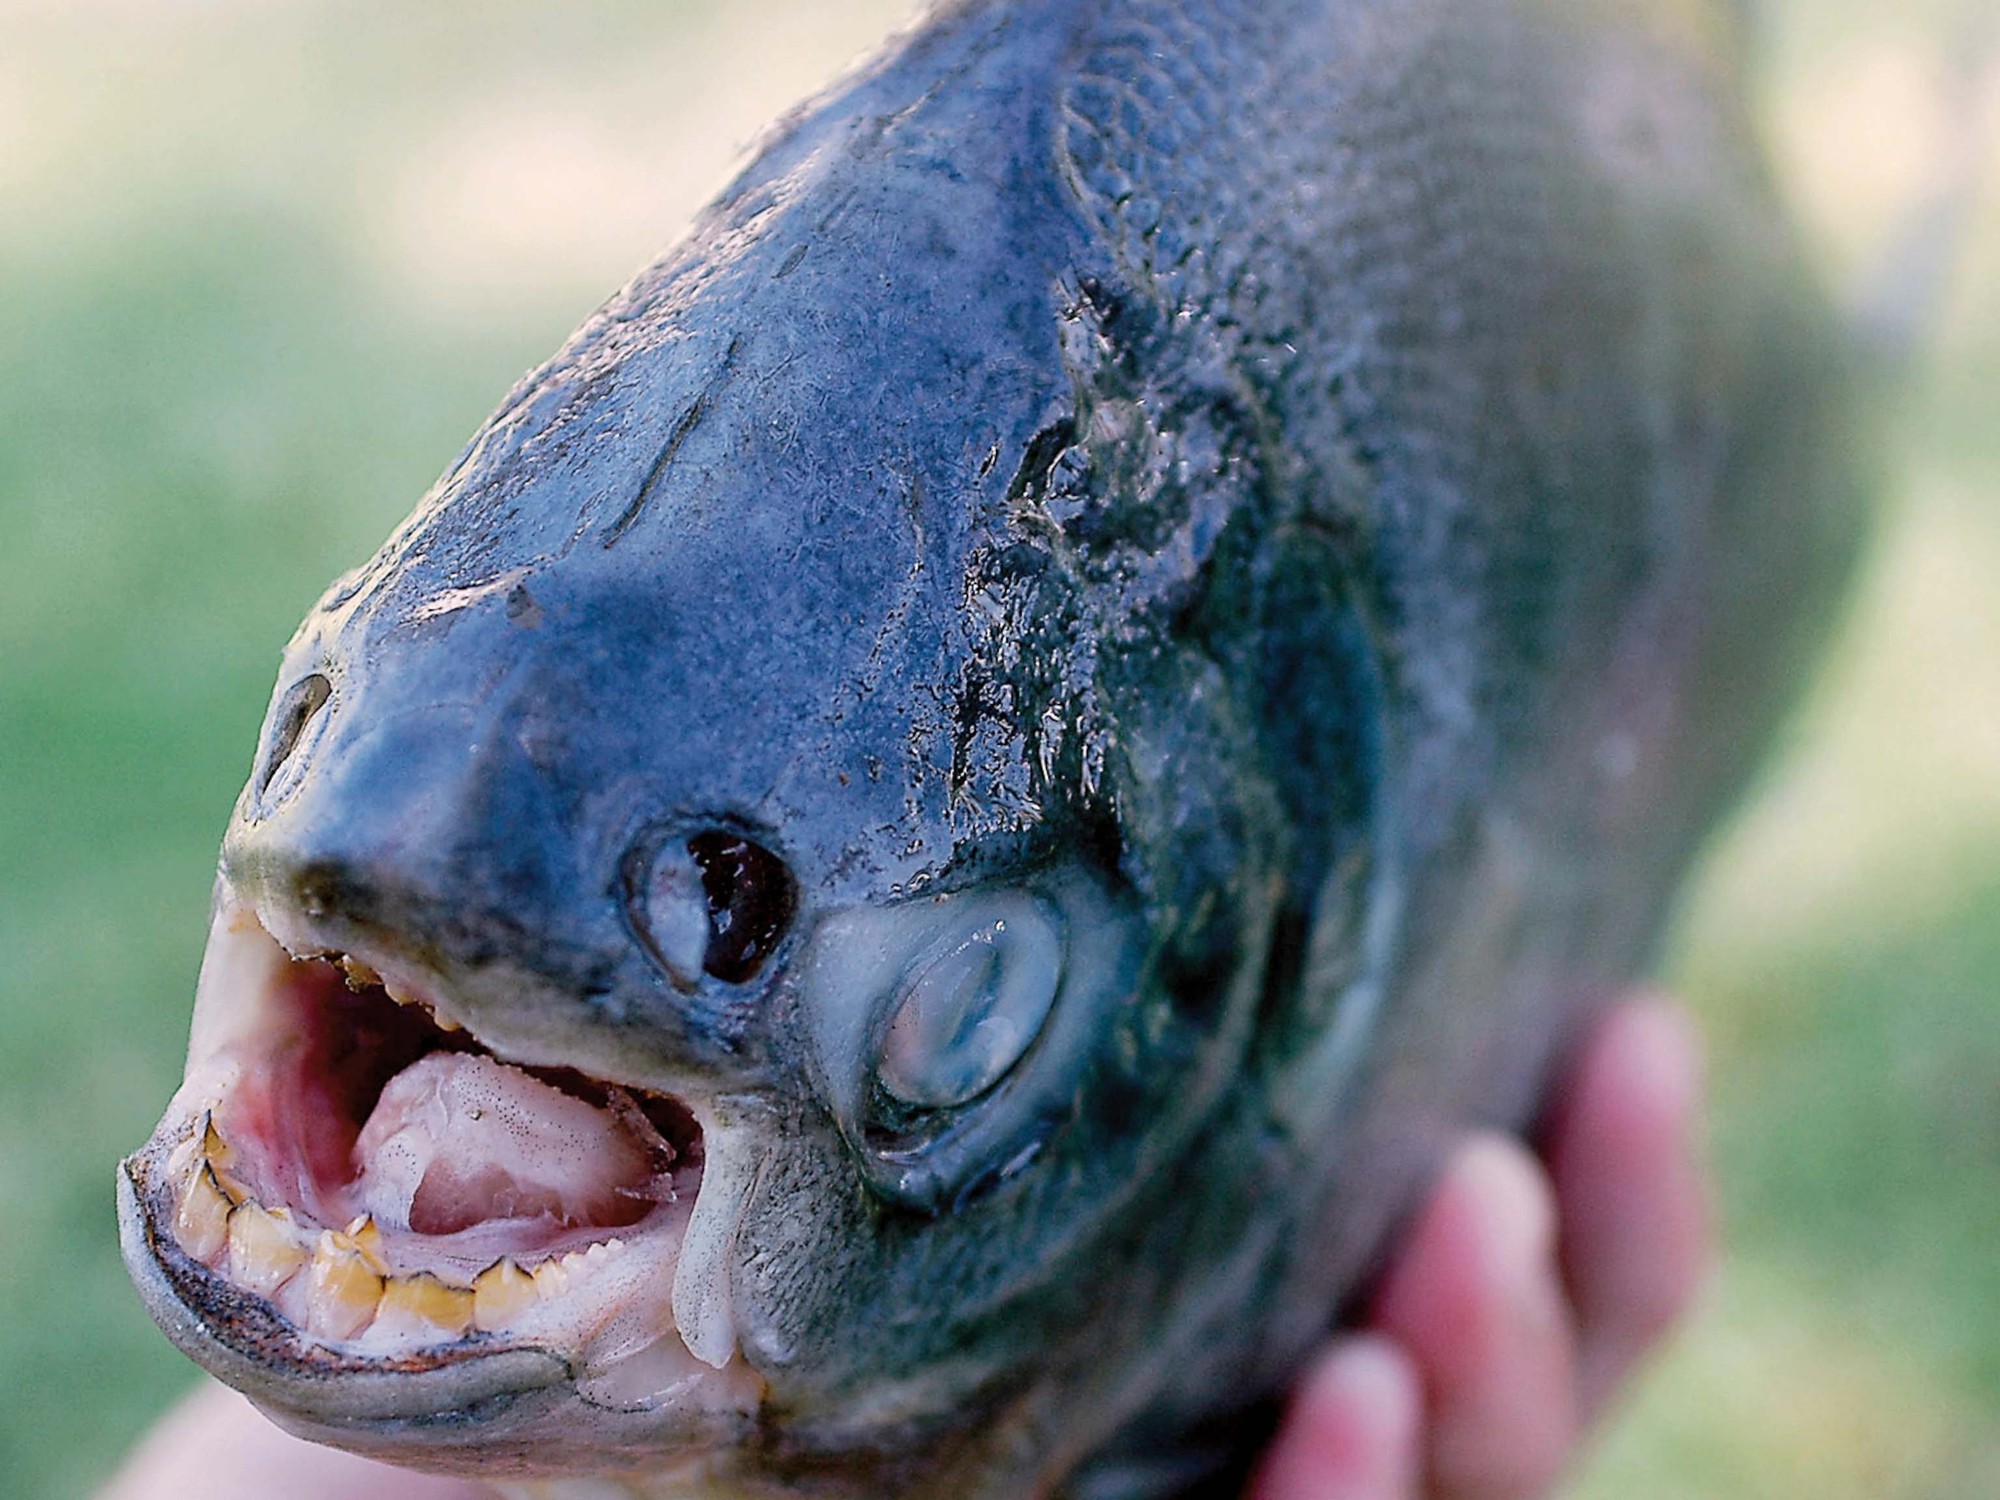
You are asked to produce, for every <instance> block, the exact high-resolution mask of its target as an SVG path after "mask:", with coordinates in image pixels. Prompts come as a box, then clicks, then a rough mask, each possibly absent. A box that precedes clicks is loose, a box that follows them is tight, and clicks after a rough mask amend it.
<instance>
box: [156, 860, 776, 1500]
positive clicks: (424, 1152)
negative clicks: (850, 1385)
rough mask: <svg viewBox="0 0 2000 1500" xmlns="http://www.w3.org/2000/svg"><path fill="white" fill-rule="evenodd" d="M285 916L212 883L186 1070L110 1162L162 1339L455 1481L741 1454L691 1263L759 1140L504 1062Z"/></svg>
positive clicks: (667, 1099)
mask: <svg viewBox="0 0 2000 1500" xmlns="http://www.w3.org/2000/svg"><path fill="white" fill-rule="evenodd" d="M274 929H275V930H279V931H285V932H286V935H287V938H288V940H289V941H290V942H292V943H295V944H296V943H300V937H299V935H298V933H297V931H296V930H295V929H293V928H292V927H291V926H290V925H289V924H288V922H287V920H286V919H284V918H283V917H275V916H274V917H272V918H269V919H267V918H266V917H265V916H264V915H263V914H260V913H259V912H258V911H257V910H256V909H254V908H253V907H252V906H251V905H250V904H248V903H246V902H245V901H243V900H241V899H239V898H238V897H237V896H236V895H235V893H234V892H232V891H231V890H230V889H229V888H228V887H227V886H226V885H225V886H223V887H221V888H220V890H219V893H218V901H217V909H216V915H215V919H214V923H213V925H212V928H211V932H210V942H209V948H208V952H207V955H206V956H205V958H204V961H203V969H202V979H201V983H200V986H199V990H198V995H197V1001H196V1014H195V1022H194V1027H193V1032H192V1038H191V1043H190V1049H189V1063H188V1071H187V1077H186V1080H185V1082H184V1083H183V1086H182V1088H181V1090H180V1091H179V1092H178V1093H177V1094H176V1095H175V1098H174V1100H173V1101H172V1103H171V1104H170V1105H169V1106H168V1109H167V1112H166V1115H165V1117H164V1118H163V1119H162V1121H161V1123H160V1126H159V1128H158V1129H157V1130H156V1131H155V1133H154V1135H153V1137H152V1139H151V1140H150V1141H149V1142H148V1143H147V1144H146V1145H145V1146H144V1147H142V1148H141V1149H140V1150H139V1151H138V1152H136V1153H134V1154H133V1155H132V1156H131V1157H130V1158H128V1159H127V1160H126V1161H125V1162H124V1163H123V1164H122V1166H121V1169H120V1172H119V1182H118V1197H119V1219H120V1237H121V1241H122V1244H123V1247H124V1252H125V1258H126V1262H127V1265H128V1267H129V1269H130V1271H131V1273H132V1276H133V1279H134V1281H135V1283H136V1284H137V1286H138V1288H139V1290H140V1292H141V1295H142V1297H143V1299H144V1301H145V1303H146V1306H147V1308H148V1310H149V1311H150V1312H151V1314H152V1315H153V1317H154V1319H155V1321H156V1322H158V1323H159V1325H160V1327H161V1328H162V1330H163V1331H164V1332H165V1333H166V1334H167V1335H168V1337H169V1338H170V1339H172V1340H173V1342H174V1343H175V1344H177V1345H178V1346H179V1347H180V1348H181V1349H182V1350H183V1351H184V1352H185V1353H187V1354H188V1355H189V1356H190V1357H192V1358H193V1359H194V1360H196V1362H198V1363H199V1364H201V1365H203V1366H204V1367H205V1368H206V1369H208V1370H209V1371H210V1372H211V1373H212V1374H214V1375H216V1376H217V1377H218V1378H220V1379H222V1380H224V1381H225V1382H227V1383H229V1384H231V1385H234V1386H236V1387H237V1388H239V1389H241V1390H243V1391H244V1392H245V1393H246V1394H248V1395H249V1396H250V1397H251V1398H252V1399H253V1400H254V1401H256V1402H257V1403H258V1404H259V1405H260V1406H262V1407H263V1408H264V1409H265V1410H266V1411H267V1412H268V1413H269V1414H270V1415H271V1416H272V1417H274V1418H275V1419H276V1420H277V1421H279V1422H280V1423H281V1425H283V1426H285V1427H287V1428H288V1429H290V1430H292V1431H294V1432H296V1433H298V1434H299V1435H301V1436H304V1437H307V1438H310V1439H313V1440H315V1441H321V1442H327V1443H331V1444H334V1445H336V1446H339V1447H344V1448H347V1449H350V1450H351V1451H355V1452H360V1453H364V1454H370V1455H373V1456H380V1457H386V1458H391V1459H394V1460H395V1461H397V1462H400V1463H405V1464H411V1465H415V1466H418V1467H422V1468H428V1469H434V1470H437V1471H440V1472H475V1471H476V1472H478V1473H480V1474H488V1475H490V1474H495V1473H502V1474H505V1473H513V1474H524V1475H525V1474H538V1473H579V1472H591V1471H602V1470H605V1469H608V1468H617V1467H620V1466H621V1465H623V1464H628V1463H630V1462H632V1461H634V1460H636V1459H637V1458H638V1456H639V1455H641V1454H643V1455H645V1456H646V1458H647V1460H648V1462H649V1464H657V1463H658V1462H659V1459H660V1455H661V1454H663V1453H665V1454H667V1455H670V1456H671V1462H670V1466H671V1467H674V1468H676V1469H684V1470H685V1471H686V1472H688V1473H689V1474H690V1476H691V1477H693V1476H698V1475H700V1474H701V1473H704V1472H706V1471H707V1470H708V1469H710V1468H712V1467H714V1466H715V1465H716V1464H717V1463H719V1462H720V1461H721V1459H722V1456H723V1455H729V1454H735V1453H740V1452H741V1450H742V1448H743V1445H744V1443H745V1440H746V1437H747V1436H748V1435H749V1434H751V1433H752V1432H753V1431H754V1429H755V1427H756V1421H757V1415H758V1412H759V1409H760V1406H761V1404H762V1402H763V1400H764V1398H765V1385H764V1381H763V1380H762V1378H761V1377H760V1376H759V1375H758V1374H757V1373H756V1372H755V1371H754V1370H752V1369H751V1368H750V1366H749V1365H748V1364H747V1363H746V1362H745V1360H744V1358H743V1357H742V1355H741V1353H740V1352H739V1351H738V1349H737V1347H736V1338H735V1333H734V1329H733V1326H732V1323H731V1320H730V1315H729V1303H728V1285H727V1282H728V1278H727V1276H726V1274H722V1275H717V1274H716V1272H717V1269H718V1268H717V1267H715V1266H712V1265H707V1264H703V1263H702V1262H706V1261H708V1260H711V1259H713V1257H712V1256H709V1255H707V1254H705V1253H704V1252H702V1251H701V1250H700V1248H699V1247H700V1246H703V1245H707V1246H711V1247H713V1246H718V1245H720V1246H725V1247H726V1245H727V1244H728V1242H729V1240H730V1235H729V1232H728V1225H727V1223H721V1224H719V1225H718V1222H717V1221H718V1220H728V1219H729V1218H730V1217H731V1216H732V1215H733V1214H734V1213H735V1212H737V1211H738V1208H739V1205H738V1204H736V1203H734V1202H733V1201H724V1200H725V1199H726V1198H728V1197H729V1196H730V1194H729V1191H728V1189H727V1187H726V1186H725V1188H724V1191H723V1192H722V1193H720V1194H718V1193H711V1194H709V1195H708V1196H707V1198H706V1199H704V1198H703V1195H702V1185H703V1182H704V1178H705V1176H706V1174H705V1172H704V1163H705V1160H706V1156H707V1152H708V1150H709V1148H710V1146H711V1144H712V1143H713V1142H715V1141H717V1140H718V1139H719V1137H718V1135H717V1131H718V1130H720V1131H723V1132H726V1131H728V1130H730V1129H732V1128H733V1129H742V1128H744V1127H742V1126H741V1125H740V1124H734V1125H719V1124H717V1123H714V1122H710V1121H704V1119H703V1118H702V1115H703V1114H705V1113H708V1111H706V1110H703V1109H698V1108H697V1107H696V1106H695V1105H693V1104H692V1103H690V1102H685V1101H683V1100H681V1099H680V1098H678V1097H675V1096H673V1095H669V1094H665V1093H662V1092H655V1091H649V1090H646V1089H643V1088H640V1087H638V1086H637V1084H636V1083H635V1082H632V1081H620V1080H609V1079H601V1078H590V1077H586V1076H584V1075H581V1074H575V1073H571V1072H568V1071H566V1070H560V1069H552V1068H547V1067H534V1066H529V1065H523V1061H524V1060H522V1059H510V1058H506V1057H502V1056H500V1055H497V1054H496V1053H495V1052H493V1051H492V1050H491V1049H489V1048H488V1047H486V1046H485V1045H484V1043H483V1042H482V1041H480V1040H479V1039H478V1038H477V1037H475V1036H474V1035H473V1034H472V1033H471V1032H469V1031H467V1030H465V1029H464V1027H463V1026H462V1024H460V1022H459V1021H458V1020H457V1019H456V1018H455V1017H454V1016H453V1015H452V1013H451V1010H450V1008H449V1005H448V1003H446V1002H443V1001H439V1000H435V999H433V998H432V995H433V994H434V993H435V991H433V990H432V989H430V988H429V987H426V986H424V985H423V984H422V982H421V981H420V980H419V979H418V978H417V977H416V976H415V974H414V973H413V972H412V971H410V970H407V969H404V970H398V968H397V966H396V963H395V959H394V956H393V955H389V954H381V953H371V954H367V955H362V954H356V953H351V952H349V953H336V952H333V951H331V950H328V949H326V948H324V947H321V946H319V945H314V944H302V945H301V946H299V947H298V948H297V949H288V947H287V946H286V945H285V944H283V943H280V942H279V941H278V939H277V938H276V937H275V936H273V930H274ZM301 955H302V956H301ZM371 960H373V961H371ZM385 975H387V976H389V977H385ZM727 1154H729V1155H731V1156H740V1155H741V1154H742V1152H741V1150H740V1149H732V1150H731V1151H729V1152H728V1153H727ZM690 1231H692V1235H691V1233H690ZM690 1238H692V1240H693V1241H694V1247H693V1249H692V1253H691V1254H690V1256H689V1259H690V1260H691V1261H693V1262H696V1263H694V1264H689V1265H685V1266H684V1265H683V1264H682V1259H683V1257H682V1250H683V1245H684V1243H685V1242H687V1241H689V1240H690ZM677 1282H679V1283H684V1284H685V1287H686V1290H685V1292H684V1294H683V1297H682V1298H681V1301H683V1302H685V1303H686V1304H687V1305H686V1306H681V1305H677V1301H676V1296H675V1288H676V1284H677ZM683 1327H686V1329H687V1332H688V1336H684V1335H683V1331H682V1330H683ZM691 1344H692V1345H693V1347H690V1345H691Z"/></svg>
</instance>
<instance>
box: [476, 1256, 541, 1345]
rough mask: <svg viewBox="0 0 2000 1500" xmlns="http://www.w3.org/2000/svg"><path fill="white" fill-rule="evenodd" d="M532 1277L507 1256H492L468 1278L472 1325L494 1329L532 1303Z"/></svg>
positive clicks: (534, 1291)
mask: <svg viewBox="0 0 2000 1500" xmlns="http://www.w3.org/2000/svg"><path fill="white" fill-rule="evenodd" d="M536 1295H537V1293H536V1289H535V1278H534V1277H532V1276H530V1275H529V1274H528V1273H527V1272H526V1271H524V1270H522V1269H521V1268H520V1267H519V1266H517V1265H515V1264H514V1262H513V1261H511V1260H496V1261H495V1262H493V1264H492V1265H490V1266H488V1267H487V1268H486V1269H485V1270H483V1271H481V1272H480V1273H479V1274H478V1275H477V1276H475V1277H473V1278H472V1326H473V1327H475V1328H477V1329H478V1330H479V1331H480V1332H481V1333H497V1332H498V1331H499V1330H500V1329H502V1328H505V1327H506V1326H507V1325H508V1324H509V1323H512V1322H513V1321H514V1319H516V1318H518V1317H519V1316H520V1315H521V1314H522V1313H524V1312H526V1311H527V1310H528V1309H529V1308H531V1307H533V1306H534V1305H535V1299H536Z"/></svg>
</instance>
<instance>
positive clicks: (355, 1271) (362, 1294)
mask: <svg viewBox="0 0 2000 1500" xmlns="http://www.w3.org/2000/svg"><path fill="white" fill-rule="evenodd" d="M382 1286H383V1282H382V1278H381V1277H380V1276H379V1275H377V1274H376V1273H375V1271H374V1270H373V1269H371V1268H370V1266H369V1264H368V1261H367V1258H366V1257H364V1256H363V1255H362V1254H361V1253H360V1252H359V1251H358V1250H356V1249H355V1248H354V1242H353V1241H352V1240H350V1239H348V1237H347V1236H346V1235H343V1234H336V1233H334V1232H333V1231H332V1230H331V1229H323V1230H321V1231H320V1236H319V1245H318V1247H317V1248H316V1249H315V1250H314V1251H313V1258H312V1273H311V1280H310V1283H309V1288H308V1296H307V1299H306V1329H307V1331H308V1332H311V1333H316V1334H318V1335H319V1336H320V1337H321V1338H330V1339H346V1338H352V1337H354V1335H355V1334H357V1333H359V1332H360V1331H361V1330H362V1329H364V1328H366V1327H367V1326H368V1325H369V1323H370V1322H372V1321H373V1320H374V1317H375V1307H376V1304H377V1303H379V1302H380V1301H381V1300H382Z"/></svg>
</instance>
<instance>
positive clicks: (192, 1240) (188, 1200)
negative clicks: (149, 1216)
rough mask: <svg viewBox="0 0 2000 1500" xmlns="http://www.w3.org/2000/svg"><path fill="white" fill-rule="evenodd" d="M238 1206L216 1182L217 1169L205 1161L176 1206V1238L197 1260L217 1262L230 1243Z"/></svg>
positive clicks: (191, 1175)
mask: <svg viewBox="0 0 2000 1500" xmlns="http://www.w3.org/2000/svg"><path fill="white" fill-rule="evenodd" d="M235 1206H236V1205H235V1204H234V1203H233V1202H232V1201H231V1200H230V1197H229V1195H228V1194H227V1193H225V1192H224V1191H223V1190H222V1184H221V1183H220V1182H218V1181H216V1177H215V1169H214V1168H213V1167H211V1166H210V1165H209V1164H208V1163H207V1162H203V1163H202V1164H201V1165H200V1166H199V1167H198V1168H196V1169H195V1171H194V1172H193V1173H191V1174H190V1175H189V1176H188V1179H187V1184H186V1186H184V1187H183V1188H182V1189H181V1196H180V1202H179V1203H177V1204H176V1205H175V1206H174V1238H175V1239H177V1240H179V1241H180V1243H181V1248H182V1249H183V1250H185V1251H187V1253H188V1254H189V1255H191V1256H193V1257H194V1258H195V1259H196V1260H198V1261H201V1262H203V1263H204V1264H207V1263H210V1262H213V1261H214V1260H215V1258H216V1256H218V1255H220V1254H221V1253H222V1247H223V1246H224V1245H225V1244H227V1243H228V1240H229V1211H230V1210H231V1209H232V1208H234V1207H235Z"/></svg>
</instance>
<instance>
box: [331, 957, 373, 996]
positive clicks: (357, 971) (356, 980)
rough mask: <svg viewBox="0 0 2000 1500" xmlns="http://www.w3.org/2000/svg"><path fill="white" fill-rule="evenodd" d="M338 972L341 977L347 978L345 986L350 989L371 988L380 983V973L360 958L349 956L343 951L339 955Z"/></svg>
mask: <svg viewBox="0 0 2000 1500" xmlns="http://www.w3.org/2000/svg"><path fill="white" fill-rule="evenodd" d="M340 972H341V975H342V977H344V978H345V979H346V980H347V987H348V988H349V989H350V990H367V989H373V988H375V987H376V986H377V985H379V984H381V983H382V976H381V975H380V974H377V973H376V972H375V971H374V970H373V969H371V968H369V967H368V965H366V964H364V963H363V962H362V961H361V960H360V959H358V958H349V957H348V956H347V955H346V954H344V953H343V954H342V955H341V956H340Z"/></svg>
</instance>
